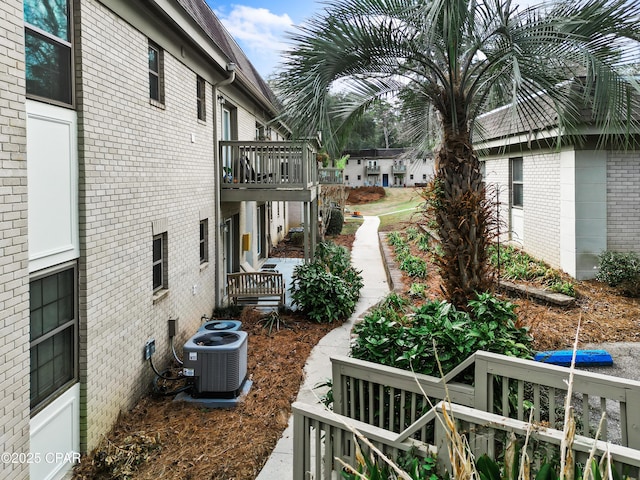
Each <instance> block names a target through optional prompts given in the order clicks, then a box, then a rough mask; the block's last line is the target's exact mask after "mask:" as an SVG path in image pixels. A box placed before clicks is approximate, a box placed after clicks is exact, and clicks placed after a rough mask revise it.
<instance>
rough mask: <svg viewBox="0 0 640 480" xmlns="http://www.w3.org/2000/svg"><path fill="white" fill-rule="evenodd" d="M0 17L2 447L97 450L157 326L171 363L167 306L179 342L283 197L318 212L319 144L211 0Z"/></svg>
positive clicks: (280, 217)
mask: <svg viewBox="0 0 640 480" xmlns="http://www.w3.org/2000/svg"><path fill="white" fill-rule="evenodd" d="M0 23H1V24H2V29H0V39H1V40H2V41H0V109H1V111H2V115H1V116H0V138H1V139H2V143H1V145H0V162H1V163H0V173H1V174H2V175H1V176H0V189H1V192H2V193H1V195H2V198H3V202H2V209H1V210H0V229H1V233H2V235H1V236H0V245H1V248H2V255H1V257H0V259H1V261H2V271H1V273H0V315H1V317H2V318H1V321H0V355H1V356H2V362H1V365H0V384H1V385H2V392H3V395H2V399H1V400H0V413H1V417H0V418H1V419H2V420H1V421H0V422H1V423H0V450H1V451H2V452H8V453H12V454H15V455H21V454H22V455H32V458H36V457H35V455H36V454H37V455H45V454H47V453H67V452H79V451H83V452H84V451H88V450H90V449H92V448H93V447H95V446H96V445H97V443H98V441H99V440H100V437H101V435H103V434H105V433H106V432H107V431H108V430H109V429H110V428H111V426H112V425H113V423H114V421H115V419H116V417H117V415H118V413H119V412H120V411H121V410H125V409H128V408H130V407H131V406H132V405H133V404H134V402H135V401H136V400H138V399H139V398H140V396H141V395H142V394H144V393H145V392H147V391H148V389H149V386H150V382H151V380H152V378H153V373H152V371H151V369H150V367H149V365H148V362H146V361H145V360H144V358H143V348H144V345H145V342H146V341H147V340H148V339H151V338H153V339H155V342H156V354H155V355H154V361H155V363H156V364H157V365H158V366H160V367H164V366H165V365H167V364H168V362H169V360H170V357H171V352H170V348H169V337H168V320H169V318H179V321H178V333H177V337H176V339H175V342H176V344H178V345H180V344H182V343H184V341H185V340H186V338H188V337H190V336H191V335H192V334H193V333H194V332H195V330H196V329H197V327H198V326H199V323H200V318H201V316H202V315H203V314H206V315H209V314H211V312H212V310H213V309H214V307H215V306H219V305H223V304H224V303H225V301H226V298H225V275H226V273H229V272H232V271H237V270H238V269H239V265H240V264H241V263H245V262H246V263H248V264H250V265H252V266H254V267H255V268H259V266H260V264H261V262H263V261H264V259H265V258H266V257H267V255H268V252H269V246H270V245H272V244H274V243H276V242H277V241H278V240H279V239H280V238H282V237H283V236H284V235H285V234H286V226H287V208H286V202H287V201H296V202H304V205H305V209H306V213H307V215H308V216H309V218H314V217H313V214H314V213H315V212H316V211H317V207H316V206H315V199H316V195H317V189H318V186H317V172H315V171H313V169H310V168H308V167H309V165H310V164H311V160H312V161H313V164H314V165H315V157H313V158H312V157H311V154H310V153H308V152H307V151H306V150H305V148H307V146H303V147H299V146H298V147H295V148H294V147H292V146H291V145H290V144H288V143H287V142H284V141H282V140H284V138H285V135H286V131H285V130H283V129H282V128H281V127H280V126H279V125H278V124H275V123H269V122H271V121H272V120H273V118H274V116H275V115H276V113H277V109H276V107H275V106H274V105H275V102H274V99H273V97H272V93H271V92H270V90H269V89H268V87H267V86H266V84H265V82H264V81H263V80H262V79H261V78H260V77H259V76H258V75H257V74H256V73H255V70H254V69H253V67H252V66H251V64H250V63H249V61H248V60H247V58H246V57H245V55H244V54H243V53H242V51H241V50H240V49H239V48H238V46H237V44H236V43H235V42H234V41H233V39H231V38H230V37H229V36H228V34H227V33H226V30H224V28H222V26H221V25H220V23H219V21H218V20H217V18H216V17H215V16H214V15H213V13H212V12H211V10H210V9H209V7H208V6H206V4H205V3H204V0H149V1H145V2H130V1H128V0H73V1H71V0H29V1H24V3H23V1H22V0H4V1H3V2H1V3H0ZM258 139H260V140H261V141H260V142H257V141H256V140H258ZM222 141H226V143H224V144H222V143H221V142H222ZM309 148H311V147H309ZM269 149H270V150H269ZM285 150H286V152H287V153H286V155H284V154H282V156H281V157H278V159H277V162H278V163H277V166H278V168H277V170H276V169H275V168H272V169H271V170H270V171H269V173H267V167H269V166H271V167H273V166H274V165H276V164H275V163H273V162H274V157H273V153H272V152H274V151H275V152H278V153H279V154H281V153H282V152H284V151H285ZM309 151H311V150H309ZM269 152H271V153H269ZM301 152H302V153H301ZM295 155H298V156H297V157H296V156H295ZM300 155H302V157H300ZM240 158H242V159H243V161H244V159H246V162H247V163H246V166H247V167H248V168H250V169H251V170H250V171H251V175H253V177H252V178H249V176H248V175H249V173H248V172H247V171H244V177H241V174H242V173H243V172H241V171H239V170H237V168H236V165H235V164H236V163H237V162H238V161H239V159H240ZM294 158H295V159H296V160H295V164H292V163H291V162H293V160H292V159H294ZM305 160H306V161H307V163H305ZM234 162H235V163H234ZM269 162H271V163H269ZM294 173H295V175H294ZM276 174H278V178H277V179H276V178H275V175H276ZM256 176H262V177H265V178H266V177H267V176H268V181H265V182H260V181H259V179H258V180H257V179H256ZM294 178H295V180H296V182H297V183H295V185H294V187H295V188H287V187H288V186H289V184H293V179H294ZM232 179H233V180H232ZM227 181H228V182H229V183H227V184H226V185H225V182H227ZM232 181H233V183H231V182H232ZM238 182H239V183H238ZM287 182H289V183H287ZM276 184H277V186H278V187H279V188H278V189H277V191H276V188H274V186H275V185H276ZM243 238H244V239H245V242H242V239H243ZM243 245H244V246H245V247H247V248H246V249H244V250H243ZM17 458H22V457H17ZM39 458H44V457H39ZM70 466H71V464H70V463H69V462H68V461H60V462H49V461H39V462H33V463H31V465H29V464H28V463H27V462H16V463H7V462H2V463H0V477H1V478H3V479H23V478H29V477H31V478H33V479H42V478H57V477H59V476H60V475H63V474H64V472H65V471H68V469H69V468H70Z"/></svg>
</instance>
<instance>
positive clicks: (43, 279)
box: [29, 263, 78, 411]
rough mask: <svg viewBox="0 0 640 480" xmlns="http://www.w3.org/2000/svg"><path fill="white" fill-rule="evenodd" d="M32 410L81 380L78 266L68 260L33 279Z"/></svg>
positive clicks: (30, 292) (30, 291)
mask: <svg viewBox="0 0 640 480" xmlns="http://www.w3.org/2000/svg"><path fill="white" fill-rule="evenodd" d="M29 298H30V309H29V310H30V330H29V337H30V345H29V350H30V361H31V368H30V383H31V389H30V390H31V409H32V411H33V410H35V409H38V408H39V407H42V406H44V405H46V404H47V402H48V400H51V399H53V398H55V396H56V395H57V394H59V393H61V392H62V391H63V390H64V389H65V387H67V386H68V385H69V384H71V383H73V382H75V381H76V380H77V350H78V342H77V339H78V332H77V330H78V309H77V304H78V300H77V299H78V296H77V288H76V266H75V263H73V264H66V265H63V266H61V267H57V268H56V269H53V270H48V271H47V272H46V273H44V274H36V275H34V276H33V278H32V279H31V281H30V282H29Z"/></svg>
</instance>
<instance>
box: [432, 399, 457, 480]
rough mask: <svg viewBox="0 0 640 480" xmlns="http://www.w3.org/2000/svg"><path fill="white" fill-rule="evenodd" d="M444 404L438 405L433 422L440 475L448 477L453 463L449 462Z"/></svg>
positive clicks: (434, 442)
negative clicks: (443, 414)
mask: <svg viewBox="0 0 640 480" xmlns="http://www.w3.org/2000/svg"><path fill="white" fill-rule="evenodd" d="M441 405H442V402H440V404H439V405H436V416H435V420H434V422H433V444H434V445H435V446H436V448H437V449H438V474H439V475H440V476H441V477H443V478H444V477H446V474H447V472H449V474H452V473H453V472H451V461H450V460H449V441H448V438H449V437H448V432H447V428H446V427H445V426H444V423H443V422H444V418H443V416H442V407H441Z"/></svg>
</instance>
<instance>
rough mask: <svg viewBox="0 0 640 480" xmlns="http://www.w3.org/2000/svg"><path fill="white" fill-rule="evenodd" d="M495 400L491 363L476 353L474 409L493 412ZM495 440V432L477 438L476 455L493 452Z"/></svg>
mask: <svg viewBox="0 0 640 480" xmlns="http://www.w3.org/2000/svg"><path fill="white" fill-rule="evenodd" d="M491 399H493V381H492V380H491V379H490V375H489V362H488V361H487V360H486V359H485V358H482V356H481V355H480V354H479V353H478V352H476V353H475V371H474V386H473V408H476V409H478V410H481V411H483V412H491V411H492V410H493V408H492V407H493V406H492V405H490V403H491V402H492V400H491ZM493 440H494V434H493V432H488V433H487V435H485V436H482V437H480V438H476V444H475V448H476V450H475V453H477V455H478V456H479V455H482V454H484V453H488V452H489V451H491V450H492V443H493Z"/></svg>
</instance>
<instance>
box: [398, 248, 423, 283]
mask: <svg viewBox="0 0 640 480" xmlns="http://www.w3.org/2000/svg"><path fill="white" fill-rule="evenodd" d="M400 270H402V271H404V272H406V273H407V275H409V276H410V277H414V278H427V262H425V261H424V260H423V259H422V258H420V257H416V256H415V255H411V254H408V255H406V256H405V257H404V259H403V260H402V262H400Z"/></svg>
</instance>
